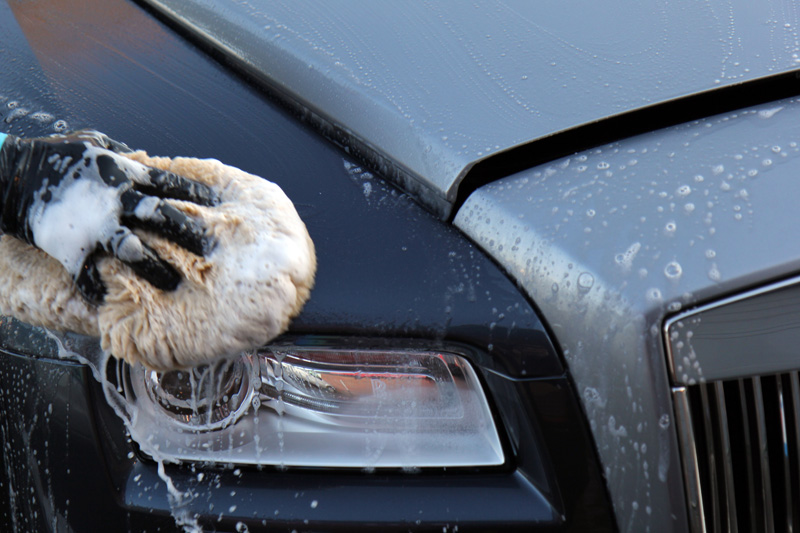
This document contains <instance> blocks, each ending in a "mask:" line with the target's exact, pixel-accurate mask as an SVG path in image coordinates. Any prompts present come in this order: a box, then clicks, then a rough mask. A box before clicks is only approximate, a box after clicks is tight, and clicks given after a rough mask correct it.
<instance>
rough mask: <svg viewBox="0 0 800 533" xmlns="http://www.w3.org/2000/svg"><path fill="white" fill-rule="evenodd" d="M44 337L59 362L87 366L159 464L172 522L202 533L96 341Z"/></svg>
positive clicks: (186, 494) (188, 531) (191, 532)
mask: <svg viewBox="0 0 800 533" xmlns="http://www.w3.org/2000/svg"><path fill="white" fill-rule="evenodd" d="M45 331H46V333H47V336H48V337H50V338H51V339H53V340H54V341H55V342H56V344H57V346H58V356H59V357H60V358H62V359H67V360H74V361H78V362H80V363H82V364H84V365H86V366H88V367H89V368H90V369H91V371H92V375H93V376H94V378H95V380H97V382H98V383H100V385H101V386H102V389H103V393H104V395H105V397H106V401H107V402H108V405H109V406H111V407H112V408H113V409H114V411H115V412H116V413H117V416H119V417H120V419H122V421H123V422H124V423H125V427H126V428H127V429H128V432H129V433H130V436H131V438H132V439H133V440H134V441H135V442H136V443H137V444H139V446H140V448H141V450H142V452H144V453H146V454H147V455H149V456H150V457H151V458H152V459H153V460H154V461H155V462H156V463H157V465H158V476H159V477H160V478H161V479H162V480H163V481H164V483H165V484H166V487H167V499H168V501H169V506H170V509H171V513H172V516H173V518H174V519H175V523H176V524H177V525H178V526H180V527H182V528H183V530H184V531H185V532H186V533H202V531H203V529H202V528H201V527H200V524H199V523H198V520H197V516H195V515H193V514H192V513H191V512H190V511H189V510H188V509H187V508H186V505H187V503H189V502H190V501H191V500H192V499H193V498H194V494H193V492H192V491H191V490H188V491H186V492H183V491H181V490H180V489H178V488H177V487H176V486H175V484H174V483H173V481H172V478H171V477H170V476H169V474H167V472H166V469H165V467H164V463H165V458H164V457H163V456H162V455H161V453H159V450H158V448H157V447H155V446H150V445H148V444H149V439H148V438H147V436H146V435H147V433H145V430H146V429H145V428H143V427H142V425H141V424H138V423H137V421H138V410H137V408H136V406H135V405H132V404H131V403H130V402H129V401H128V400H127V399H126V398H125V396H124V395H123V394H122V391H120V390H119V388H118V386H117V385H115V384H113V383H112V382H111V381H110V380H109V379H108V373H107V368H108V364H109V362H110V361H111V360H112V358H111V354H110V353H109V352H107V351H103V350H101V349H100V344H99V343H98V342H97V340H96V339H92V338H90V337H84V336H80V335H74V334H71V333H62V332H53V331H49V330H45Z"/></svg>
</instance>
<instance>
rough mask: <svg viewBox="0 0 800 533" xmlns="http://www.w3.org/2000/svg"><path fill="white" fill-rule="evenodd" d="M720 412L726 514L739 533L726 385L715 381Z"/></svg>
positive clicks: (732, 529) (733, 529) (730, 526)
mask: <svg viewBox="0 0 800 533" xmlns="http://www.w3.org/2000/svg"><path fill="white" fill-rule="evenodd" d="M714 390H715V392H716V396H717V411H718V413H719V434H720V441H721V443H722V450H721V454H722V457H721V459H722V468H723V473H724V475H725V514H726V515H727V516H728V531H730V532H731V533H738V531H739V525H738V522H737V518H736V491H735V488H734V481H733V460H732V457H731V439H730V434H729V428H728V407H727V405H726V403H725V386H724V384H723V383H722V382H721V381H717V382H716V383H714Z"/></svg>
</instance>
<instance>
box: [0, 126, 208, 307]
mask: <svg viewBox="0 0 800 533" xmlns="http://www.w3.org/2000/svg"><path fill="white" fill-rule="evenodd" d="M123 152H130V149H128V147H127V146H125V145H124V144H121V143H118V142H116V141H113V140H111V139H109V138H108V137H106V136H105V135H103V134H101V133H98V132H96V131H79V132H76V133H73V134H70V135H53V136H51V137H43V138H35V139H21V138H18V137H13V136H10V135H9V136H8V137H6V139H5V142H4V143H3V146H2V148H0V229H1V230H2V231H3V232H4V233H7V234H9V235H13V236H15V237H17V238H19V239H22V240H23V241H25V242H27V243H29V244H32V245H34V246H36V247H37V248H39V249H41V250H43V251H44V252H46V253H47V254H49V255H51V256H52V257H54V258H56V259H57V260H58V261H60V262H61V264H62V265H64V268H66V269H67V271H68V272H69V273H70V274H71V275H72V278H73V280H74V281H75V284H76V286H77V287H78V290H80V292H81V294H82V295H83V296H84V297H85V298H86V299H87V300H89V301H90V302H92V303H101V302H102V301H103V298H104V296H105V293H106V288H105V286H104V284H103V282H102V280H101V279H100V275H99V272H98V271H97V267H96V265H95V257H96V255H97V254H98V253H109V254H112V255H114V256H115V257H116V258H117V259H119V260H120V261H122V262H124V263H126V264H128V265H130V267H131V268H132V269H133V270H134V271H135V272H136V273H137V274H138V275H139V276H141V277H142V278H144V279H146V280H147V281H149V282H150V283H151V284H153V285H154V286H155V287H157V288H159V289H162V290H166V291H169V290H173V289H175V287H176V286H177V285H178V283H179V282H180V275H179V274H178V272H177V271H176V270H175V269H174V268H173V267H171V266H170V265H169V264H168V263H167V262H165V261H164V260H162V259H161V258H160V257H159V256H158V255H157V254H156V253H155V251H153V249H151V248H150V247H148V246H147V245H146V244H144V243H143V242H142V241H141V240H140V239H139V237H137V236H136V235H135V234H134V233H133V232H131V228H143V229H147V230H151V231H154V232H156V233H158V234H160V235H162V236H164V237H166V238H168V239H170V240H171V241H173V242H175V243H176V244H178V245H180V246H182V247H183V248H185V249H187V250H189V251H190V252H192V253H195V254H198V255H205V254H206V253H208V252H209V251H210V248H211V246H212V242H211V240H210V239H209V238H208V237H206V235H205V229H204V228H203V227H202V226H201V225H200V224H199V223H198V222H196V221H195V220H193V219H191V218H189V217H187V216H186V215H184V214H183V213H181V212H180V211H179V210H177V209H175V208H174V207H172V206H171V205H169V204H168V203H166V202H164V201H162V200H161V198H174V199H178V200H186V201H189V202H194V203H197V204H200V205H205V206H209V205H214V204H215V203H217V202H218V198H217V196H216V195H215V194H214V192H213V191H212V190H211V189H210V188H208V187H206V186H205V185H202V184H200V183H197V182H194V181H191V180H188V179H186V178H184V177H181V176H178V175H175V174H172V173H169V172H165V171H163V170H158V169H154V168H151V167H147V166H145V165H142V164H140V163H137V162H135V161H132V160H130V159H128V158H126V157H123V156H121V155H119V154H120V153H123Z"/></svg>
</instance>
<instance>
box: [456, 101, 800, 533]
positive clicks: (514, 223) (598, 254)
mask: <svg viewBox="0 0 800 533" xmlns="http://www.w3.org/2000/svg"><path fill="white" fill-rule="evenodd" d="M799 179H800V101H796V100H785V101H781V102H777V103H774V104H772V105H769V106H762V107H758V108H752V109H748V110H743V111H740V112H736V113H732V114H728V115H724V116H717V117H712V118H709V119H705V120H700V121H697V122H694V123H691V124H685V125H682V126H677V127H672V128H668V129H664V130H660V131H655V132H652V133H648V134H645V135H641V136H638V137H634V138H630V139H627V140H625V141H622V142H619V143H615V144H612V145H609V146H604V147H601V148H597V149H593V150H589V151H587V152H584V153H580V154H577V155H575V156H573V157H569V158H565V159H561V160H558V161H555V162H553V163H552V164H548V165H545V166H540V167H537V168H533V169H531V170H529V171H525V172H522V173H520V174H518V175H515V176H512V177H509V178H506V179H503V180H500V181H498V182H496V183H493V184H490V185H487V186H485V187H483V188H481V189H479V190H478V191H476V192H475V193H473V194H472V195H471V196H470V198H469V199H468V200H467V201H466V203H465V204H464V206H463V208H462V209H461V210H460V211H459V213H458V214H457V216H456V219H455V224H456V225H457V226H458V227H459V228H461V229H462V230H463V231H464V232H465V233H467V234H468V235H469V236H470V237H471V238H472V239H474V240H475V242H477V243H478V244H479V245H480V246H482V247H483V248H484V249H485V250H487V251H488V252H489V253H490V254H491V255H493V256H494V257H495V258H496V259H497V260H498V261H499V262H500V263H501V264H502V265H503V266H504V267H505V268H506V270H507V271H508V273H509V274H510V275H511V276H513V277H514V278H515V279H516V280H517V282H518V283H519V284H520V285H521V286H522V287H523V288H524V290H525V291H526V292H527V293H528V294H529V295H530V297H531V298H532V299H533V301H534V302H535V303H536V305H537V306H538V308H539V310H540V311H541V313H542V316H543V317H544V318H545V321H546V322H547V323H548V324H549V326H550V328H551V329H552V331H553V333H554V336H555V338H556V342H557V343H558V345H559V346H560V347H561V350H562V352H563V354H564V356H565V359H566V361H567V363H568V366H569V370H570V373H571V375H572V376H573V378H574V380H575V383H576V385H577V389H578V390H579V391H580V393H581V395H582V401H583V404H584V407H585V409H586V412H587V415H588V418H589V422H590V426H591V430H592V433H593V434H594V438H595V441H596V443H597V447H598V450H599V453H600V457H601V461H602V463H603V465H604V468H605V474H606V477H607V482H608V487H609V490H610V492H611V496H612V500H613V502H614V505H615V512H616V514H617V518H618V520H619V524H620V526H621V529H622V530H623V531H646V530H648V528H649V529H650V530H653V531H656V530H658V531H662V530H673V531H685V530H686V528H687V522H686V513H685V509H686V504H685V501H684V496H683V492H682V486H683V479H682V476H681V471H680V467H679V459H678V451H677V447H676V446H677V441H676V434H675V423H674V414H673V408H672V403H671V399H670V386H669V381H668V370H667V364H666V359H665V354H664V345H663V343H662V336H661V330H662V325H663V323H664V320H665V318H666V317H668V316H670V315H672V314H675V313H677V312H679V311H681V310H683V311H685V310H687V309H690V308H691V307H692V306H694V305H698V304H700V303H704V302H708V301H713V300H715V299H717V298H721V297H723V296H726V295H730V294H733V293H736V292H738V291H741V290H743V289H745V288H750V287H753V286H758V285H762V284H765V283H767V282H768V281H772V280H775V279H780V278H782V277H785V276H789V275H791V274H792V273H796V272H797V270H798V268H800V243H798V242H797V241H796V239H794V238H793V236H794V235H795V233H796V231H797V229H796V228H798V227H800V209H798V208H797V205H798V200H800V181H798V180H799Z"/></svg>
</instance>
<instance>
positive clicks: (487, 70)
mask: <svg viewBox="0 0 800 533" xmlns="http://www.w3.org/2000/svg"><path fill="white" fill-rule="evenodd" d="M146 3H148V4H150V5H152V6H154V7H156V8H157V9H159V10H160V11H162V12H163V13H165V14H167V16H168V17H169V18H171V19H172V20H173V21H175V22H177V23H178V24H179V25H180V26H182V27H183V28H185V29H187V30H188V31H189V32H190V33H192V34H193V35H194V36H196V37H199V38H200V39H202V40H203V41H205V42H206V44H210V45H211V46H213V47H214V48H215V49H217V50H220V51H222V53H224V54H225V56H226V57H227V58H233V59H235V60H236V62H237V63H238V64H239V66H240V67H244V68H245V69H246V70H247V71H248V72H250V73H252V74H254V75H255V76H257V77H258V78H259V79H260V80H261V81H262V82H266V83H267V84H269V85H270V86H271V87H272V88H273V89H275V90H276V91H277V92H278V93H280V94H281V95H282V96H283V97H284V98H286V99H287V100H289V101H290V102H291V103H292V104H293V105H295V106H299V107H300V108H301V109H302V110H303V111H304V112H305V113H306V114H307V116H306V118H310V119H311V120H312V121H316V122H318V125H321V126H322V127H323V128H324V129H326V130H327V131H326V133H327V134H328V135H329V136H331V137H333V138H335V139H336V140H337V141H339V142H341V143H342V144H343V145H345V146H346V147H350V148H351V149H352V150H356V151H358V152H360V155H361V156H362V157H365V158H366V159H368V160H370V159H371V160H372V162H373V164H374V165H376V166H379V167H381V169H382V170H384V171H385V172H386V171H388V172H387V173H388V174H391V175H393V176H394V177H395V178H396V179H397V180H398V181H399V182H400V185H401V186H403V187H404V188H406V189H407V190H410V191H411V192H417V193H419V196H420V197H421V200H422V201H423V202H424V203H426V204H428V205H429V207H432V208H434V209H435V210H436V211H438V212H439V213H440V214H441V215H444V216H447V215H448V213H449V211H450V210H451V208H452V205H453V204H454V203H455V202H456V198H457V196H458V186H459V184H460V183H461V181H462V180H463V178H464V177H465V176H466V175H467V173H468V172H469V171H470V169H471V168H472V167H473V166H474V165H476V164H477V163H478V162H480V161H482V160H486V159H487V158H489V157H490V156H493V155H495V154H500V153H503V152H507V151H509V150H511V149H513V148H514V147H519V146H521V145H525V144H528V143H531V142H532V141H536V140H538V139H543V138H546V137H548V136H552V135H554V134H557V133H559V132H563V131H568V130H571V129H574V128H578V127H580V126H581V125H585V124H589V123H596V122H597V121H601V120H602V119H605V118H607V117H613V116H619V115H621V114H626V113H628V112H631V111H635V110H637V109H643V108H648V107H652V106H654V105H657V104H660V103H664V102H669V101H674V100H675V99H680V98H682V97H685V96H687V95H692V94H697V93H700V92H705V91H709V90H713V89H717V88H722V87H731V86H736V85H741V84H742V83H743V82H746V81H749V80H754V79H757V78H763V77H765V76H771V75H775V74H778V73H781V72H787V71H789V70H791V69H794V68H796V67H797V66H798V61H800V59H798V53H800V34H798V25H797V17H796V15H797V13H796V9H795V7H794V6H792V5H788V4H779V3H777V2H776V3H774V5H761V4H754V3H752V2H747V1H746V0H733V1H732V2H720V1H717V0H712V1H710V2H701V3H698V2H688V1H680V2H671V3H663V4H660V5H657V6H656V5H653V4H647V3H645V4H643V3H640V2H634V1H630V0H628V1H624V2H618V3H614V4H607V3H603V4H598V3H596V2H593V1H591V0H571V1H569V2H567V3H563V2H545V3H542V2H535V3H530V2H513V1H512V2H499V1H498V2H475V3H473V4H472V5H469V6H467V5H465V4H463V3H461V2H454V1H451V2H437V3H422V2H420V3H408V2H400V3H392V2H380V3H374V2H371V1H369V0H357V1H351V2H336V3H332V4H326V3H324V2H323V3H319V2H313V3H312V2H309V1H307V0H301V1H291V2H263V1H259V0H255V1H247V2H244V1H241V2H230V3H228V2H225V3H221V2H217V1H214V0H191V1H185V0H180V1H179V0H146ZM782 96H783V95H782ZM749 103H750V104H752V102H749ZM746 104H747V103H746ZM739 106H741V103H739ZM718 111H719V110H716V112H718ZM626 127H627V126H625V125H620V124H614V125H613V128H622V129H624V128H626ZM609 128H612V125H611V124H610V125H609ZM601 130H602V128H596V131H595V132H594V135H597V136H599V137H600V138H598V139H597V141H596V142H597V143H600V142H608V141H610V140H613V138H616V137H619V136H622V135H628V134H630V133H631V132H626V131H622V132H619V131H607V130H606V131H601ZM565 142H568V143H574V142H575V140H574V139H569V140H568V141H565ZM583 142H584V143H585V142H586V141H583ZM556 144H559V145H558V146H552V143H551V145H548V151H549V150H553V149H555V150H558V151H560V152H561V153H558V154H555V155H554V156H553V157H551V159H552V158H554V157H556V156H560V155H567V154H568V153H573V152H575V151H577V150H578V149H580V148H582V147H580V146H579V147H574V148H573V147H572V146H561V145H560V144H563V143H556ZM584 147H585V146H584ZM534 152H536V150H534ZM527 155H530V152H527ZM537 155H538V158H539V159H541V158H542V155H541V154H537ZM536 162H542V161H541V160H540V161H536ZM512 170H520V169H512ZM490 173H491V172H490ZM504 173H505V174H509V173H510V172H504ZM497 177H501V176H490V177H489V178H488V179H487V178H483V181H484V182H485V181H491V180H492V179H496V178H497ZM460 196H461V197H463V196H464V194H463V193H462V194H461V195H460Z"/></svg>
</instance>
